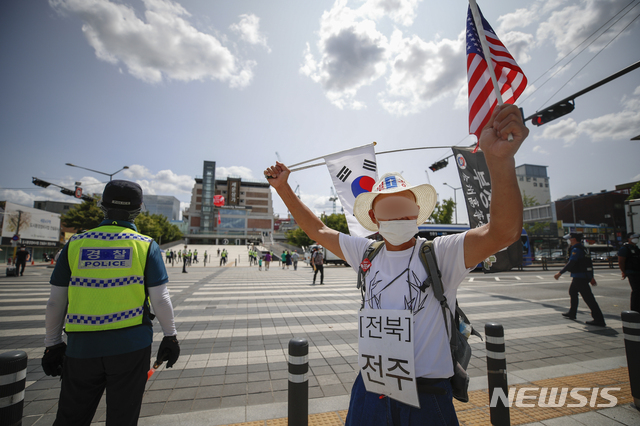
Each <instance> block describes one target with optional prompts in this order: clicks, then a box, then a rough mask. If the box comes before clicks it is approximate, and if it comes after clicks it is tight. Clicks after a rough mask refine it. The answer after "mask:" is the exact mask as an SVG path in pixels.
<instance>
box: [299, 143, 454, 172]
mask: <svg viewBox="0 0 640 426" xmlns="http://www.w3.org/2000/svg"><path fill="white" fill-rule="evenodd" d="M374 143H375V142H374ZM365 146H366V145H365ZM455 146H456V145H453V146H421V147H418V148H402V149H392V150H390V151H382V152H376V156H378V155H382V154H391V153H394V152H404V151H417V150H420V149H451V148H454V147H455ZM352 149H355V148H352ZM346 151H351V150H350V149H347V150H346ZM341 152H345V151H341ZM336 154H337V153H336ZM330 155H333V154H330ZM319 158H324V157H318V158H316V160H317V159H319ZM311 161H313V160H309V161H304V162H302V163H298V164H304V163H309V162H311ZM298 164H294V165H293V166H291V167H294V166H297V165H298ZM325 164H326V163H317V164H311V165H308V166H303V167H298V168H297V169H290V170H291V171H292V172H297V171H300V170H305V169H311V168H313V167H318V166H324V165H325Z"/></svg>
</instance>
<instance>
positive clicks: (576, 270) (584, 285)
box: [560, 243, 605, 326]
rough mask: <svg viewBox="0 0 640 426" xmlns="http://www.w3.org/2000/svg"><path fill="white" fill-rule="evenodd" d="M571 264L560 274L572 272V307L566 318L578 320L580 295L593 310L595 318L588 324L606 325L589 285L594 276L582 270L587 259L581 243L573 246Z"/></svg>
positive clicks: (570, 295) (592, 313) (570, 288)
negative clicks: (583, 262) (581, 266)
mask: <svg viewBox="0 0 640 426" xmlns="http://www.w3.org/2000/svg"><path fill="white" fill-rule="evenodd" d="M570 253H571V254H570V256H569V262H567V264H566V265H565V267H564V268H562V270H561V271H560V274H563V273H565V272H567V271H572V272H571V285H570V286H569V297H570V298H571V307H570V308H569V312H567V313H565V314H563V315H564V316H565V317H567V318H570V319H576V314H577V313H578V303H579V299H578V294H580V295H582V299H583V300H584V302H585V303H586V304H587V306H588V307H589V309H590V310H591V316H592V317H593V321H589V322H587V324H592V325H601V326H604V325H605V321H604V315H603V314H602V311H601V310H600V306H599V305H598V302H597V301H596V298H595V296H594V295H593V292H592V291H591V287H590V285H589V283H590V281H591V279H592V278H593V274H592V273H591V274H589V273H588V272H587V271H586V270H582V269H583V268H580V266H579V265H581V264H582V259H584V257H585V255H586V254H585V248H584V246H583V245H582V244H581V243H577V244H575V245H573V246H572V247H571V249H570Z"/></svg>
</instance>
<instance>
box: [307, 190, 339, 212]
mask: <svg viewBox="0 0 640 426" xmlns="http://www.w3.org/2000/svg"><path fill="white" fill-rule="evenodd" d="M329 197H330V196H329V195H317V194H305V193H302V194H301V195H300V199H301V200H302V202H303V203H304V204H305V205H306V206H307V207H309V209H311V211H312V212H313V213H314V214H315V215H316V216H320V215H321V214H322V213H325V214H331V213H333V202H332V201H329ZM336 211H339V207H337V208H336Z"/></svg>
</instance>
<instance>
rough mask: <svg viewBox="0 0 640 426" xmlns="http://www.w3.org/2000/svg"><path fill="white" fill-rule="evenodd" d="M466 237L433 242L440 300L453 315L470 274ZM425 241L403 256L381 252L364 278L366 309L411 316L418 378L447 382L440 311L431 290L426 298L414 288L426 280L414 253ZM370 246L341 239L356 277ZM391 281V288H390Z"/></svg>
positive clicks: (355, 239)
mask: <svg viewBox="0 0 640 426" xmlns="http://www.w3.org/2000/svg"><path fill="white" fill-rule="evenodd" d="M465 235H466V232H465V233H462V234H455V235H448V236H445V237H437V238H436V239H435V240H434V241H433V247H434V252H435V255H436V259H437V262H438V267H439V268H440V272H441V273H442V285H443V287H444V295H445V296H446V298H447V302H448V303H449V306H450V307H451V308H452V309H455V300H456V293H457V291H458V286H459V285H460V283H461V282H462V280H463V279H464V278H465V276H466V275H467V274H468V273H469V272H470V271H471V269H467V268H465V265H464V238H465ZM423 241H425V239H424V238H418V241H417V243H416V245H415V246H414V247H413V248H411V249H407V250H403V251H387V249H386V247H384V246H383V248H382V249H381V250H380V252H378V254H377V255H376V257H375V258H374V259H373V261H372V262H371V268H369V270H368V271H367V273H366V275H365V282H364V284H365V288H366V295H365V308H372V309H409V310H411V311H412V312H413V322H414V327H415V328H414V333H415V334H414V347H413V349H414V356H415V366H416V377H426V378H433V379H435V378H448V377H451V376H453V364H452V362H451V350H450V348H449V337H448V336H447V331H446V330H445V325H444V318H443V315H442V308H441V307H440V303H439V302H438V301H437V300H436V298H435V296H434V294H433V289H432V288H431V287H429V288H428V289H427V290H426V291H425V292H421V291H420V289H419V288H418V287H419V286H420V285H422V283H423V282H424V280H425V279H426V278H427V271H426V270H425V268H424V266H423V265H422V262H421V261H420V256H419V253H418V250H419V248H420V245H421V244H422V242H423ZM372 243H373V241H372V240H370V239H367V238H360V237H352V236H349V235H345V234H340V248H341V249H342V253H343V254H344V256H345V260H346V261H347V262H348V263H349V265H352V267H353V269H355V270H356V271H358V270H359V267H360V263H361V262H362V257H363V256H364V253H365V251H366V250H367V247H369V245H371V244H372ZM412 253H413V258H412V257H411V255H412ZM409 259H411V263H410V265H409ZM407 266H409V271H408V275H407V272H406V271H405V272H404V273H403V274H402V276H400V277H399V278H397V279H396V280H395V281H393V279H394V278H396V277H397V276H398V275H399V274H400V273H402V271H404V270H405V269H406V268H407ZM407 277H408V279H407ZM391 281H393V283H391V284H389V283H390V282H391Z"/></svg>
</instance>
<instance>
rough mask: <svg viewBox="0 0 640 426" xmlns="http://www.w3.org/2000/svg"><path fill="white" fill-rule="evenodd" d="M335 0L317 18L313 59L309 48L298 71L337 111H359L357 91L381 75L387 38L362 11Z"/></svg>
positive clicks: (384, 67)
mask: <svg viewBox="0 0 640 426" xmlns="http://www.w3.org/2000/svg"><path fill="white" fill-rule="evenodd" d="M346 3H347V2H346V0H337V1H336V2H335V4H334V5H333V8H332V9H331V10H329V11H325V12H324V13H323V14H322V18H321V19H320V31H319V36H320V39H319V40H318V43H317V47H318V50H319V51H320V59H319V60H316V59H315V57H314V55H313V54H312V53H311V49H310V47H309V45H307V49H306V50H305V52H304V55H305V60H304V63H303V64H302V66H301V67H300V72H301V73H302V74H304V75H306V76H308V77H310V78H311V79H312V80H313V81H315V82H316V83H320V84H321V85H322V87H323V88H324V90H325V93H326V96H327V98H329V100H330V101H331V102H332V103H333V104H334V105H336V106H337V107H338V108H341V109H342V108H345V107H348V108H353V109H360V108H363V107H364V104H363V103H362V102H360V101H356V100H355V99H354V98H355V95H356V92H357V91H358V89H360V88H361V87H363V86H366V85H369V84H371V83H373V82H374V81H376V80H377V79H378V78H380V77H381V76H382V75H384V73H385V71H386V60H387V44H388V41H387V38H386V37H385V36H384V35H383V34H382V33H380V32H379V31H378V30H377V29H376V24H375V22H374V21H372V20H370V19H367V18H365V17H363V16H366V14H365V13H364V12H363V10H361V9H358V10H353V9H350V8H348V7H347V6H346Z"/></svg>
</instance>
